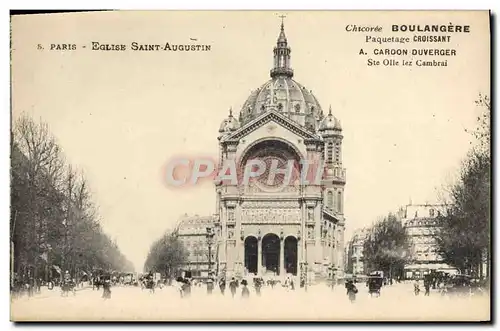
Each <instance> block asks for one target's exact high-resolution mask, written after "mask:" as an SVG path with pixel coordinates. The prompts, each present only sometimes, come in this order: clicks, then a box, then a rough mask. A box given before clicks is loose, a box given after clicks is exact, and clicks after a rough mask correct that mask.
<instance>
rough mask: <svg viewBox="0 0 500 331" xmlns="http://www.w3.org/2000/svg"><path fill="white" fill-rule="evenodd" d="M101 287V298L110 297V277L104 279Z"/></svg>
mask: <svg viewBox="0 0 500 331" xmlns="http://www.w3.org/2000/svg"><path fill="white" fill-rule="evenodd" d="M102 288H103V292H102V298H103V299H104V300H107V299H111V279H106V280H104V283H103V284H102Z"/></svg>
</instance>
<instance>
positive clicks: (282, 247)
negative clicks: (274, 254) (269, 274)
mask: <svg viewBox="0 0 500 331" xmlns="http://www.w3.org/2000/svg"><path fill="white" fill-rule="evenodd" d="M284 275H285V241H284V240H283V237H281V238H280V277H282V276H284Z"/></svg>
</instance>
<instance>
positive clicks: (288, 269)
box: [284, 236, 298, 276]
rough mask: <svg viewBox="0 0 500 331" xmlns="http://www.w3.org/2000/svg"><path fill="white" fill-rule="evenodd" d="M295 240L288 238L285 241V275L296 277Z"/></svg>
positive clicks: (296, 243) (296, 244)
mask: <svg viewBox="0 0 500 331" xmlns="http://www.w3.org/2000/svg"><path fill="white" fill-rule="evenodd" d="M297 246H298V242H297V238H295V237H292V236H289V237H286V239H285V252H284V253H285V256H284V257H285V273H287V274H292V275H294V276H297V260H298V259H297Z"/></svg>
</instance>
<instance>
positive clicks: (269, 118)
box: [221, 110, 321, 142]
mask: <svg viewBox="0 0 500 331" xmlns="http://www.w3.org/2000/svg"><path fill="white" fill-rule="evenodd" d="M270 122H273V123H275V124H276V125H279V126H281V127H283V128H285V129H286V130H288V131H291V132H292V133H294V134H295V135H297V136H299V137H301V138H302V139H304V140H321V137H320V136H319V135H317V134H314V133H311V132H309V131H308V130H306V129H304V128H303V127H302V126H301V125H299V124H297V123H296V122H294V121H292V120H291V119H289V118H287V117H285V116H283V115H282V114H280V113H278V112H276V111H274V110H270V111H268V112H265V113H263V114H261V115H260V116H259V117H257V118H255V119H253V120H252V121H250V122H248V123H247V124H245V125H244V126H242V127H241V128H239V129H238V130H236V131H234V132H232V133H230V134H228V135H226V136H224V137H223V138H222V139H221V142H227V141H239V140H240V139H242V138H243V137H245V136H247V135H248V134H250V133H252V132H253V131H255V130H257V129H259V128H261V127H263V126H265V125H267V124H269V123H270ZM271 129H272V126H271Z"/></svg>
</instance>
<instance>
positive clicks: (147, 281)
mask: <svg viewBox="0 0 500 331" xmlns="http://www.w3.org/2000/svg"><path fill="white" fill-rule="evenodd" d="M140 283H141V289H142V290H145V289H146V290H149V291H150V292H151V293H155V287H156V284H155V281H154V279H153V275H152V274H148V275H145V276H143V277H141V279H140Z"/></svg>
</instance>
